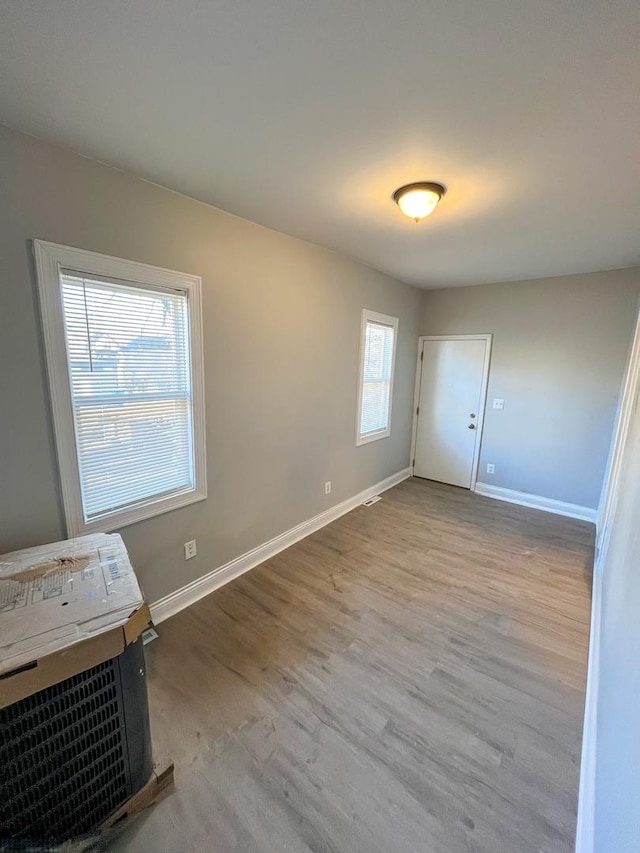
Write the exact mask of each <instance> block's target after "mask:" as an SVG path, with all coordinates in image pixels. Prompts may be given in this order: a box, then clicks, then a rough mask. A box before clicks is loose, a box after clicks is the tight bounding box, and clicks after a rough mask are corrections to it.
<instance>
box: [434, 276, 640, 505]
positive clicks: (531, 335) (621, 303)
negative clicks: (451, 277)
mask: <svg viewBox="0 0 640 853" xmlns="http://www.w3.org/2000/svg"><path fill="white" fill-rule="evenodd" d="M639 293H640V268H634V269H626V270H615V271H612V272H603V273H590V274H588V275H574V276H566V277H562V278H547V279H538V280H535V281H521V282H508V283H502V284H488V285H481V286H478V287H464V288H450V289H447V290H433V291H427V292H425V294H424V295H423V305H422V321H421V324H420V334H423V335H441V334H470V333H480V332H492V333H493V335H494V339H493V352H492V361H491V373H490V378H489V393H488V405H487V412H486V419H485V426H484V434H483V440H482V452H481V457H480V468H479V473H478V480H479V481H481V482H485V483H489V484H491V485H494V486H501V487H504V488H507V489H514V490H516V491H521V492H527V493H529V494H533V495H541V496H543V497H547V498H553V499H555V500H560V501H566V502H568V503H573V504H578V505H580V506H585V507H592V508H595V507H597V506H598V501H599V497H600V490H601V486H602V480H603V476H604V471H605V468H606V464H607V457H608V453H609V446H610V442H611V433H612V429H613V423H614V419H615V415H616V407H617V404H618V399H619V396H620V390H621V383H622V377H623V373H624V367H625V365H626V361H627V356H628V351H629V346H630V342H631V335H632V331H633V323H634V318H635V315H636V311H637V304H638V295H639ZM493 397H503V398H504V400H505V406H504V409H503V410H502V411H499V410H494V409H492V408H491V402H492V399H493ZM489 462H493V463H494V464H495V466H496V470H495V474H487V473H486V467H487V463H489Z"/></svg>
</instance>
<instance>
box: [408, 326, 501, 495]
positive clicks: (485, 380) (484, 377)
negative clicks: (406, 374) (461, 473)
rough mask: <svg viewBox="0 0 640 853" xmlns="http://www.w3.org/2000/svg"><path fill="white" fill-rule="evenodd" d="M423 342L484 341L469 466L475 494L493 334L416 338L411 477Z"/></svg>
mask: <svg viewBox="0 0 640 853" xmlns="http://www.w3.org/2000/svg"><path fill="white" fill-rule="evenodd" d="M425 341H485V349H484V364H483V366H482V385H481V388H480V403H479V404H478V421H477V426H476V429H477V432H478V435H477V438H476V446H475V449H474V451H473V462H472V464H471V485H470V487H469V490H470V491H472V492H475V490H476V482H477V480H478V465H479V464H480V448H481V445H482V432H483V429H484V412H485V408H486V404H487V389H488V387H489V367H490V365H491V348H492V346H493V334H492V333H484V334H477V335H420V337H419V338H418V359H417V364H416V385H415V390H414V393H413V427H412V430H411V457H410V467H411V476H413V471H414V468H415V464H416V441H417V437H418V404H419V401H420V385H421V384H422V364H423V353H424V342H425Z"/></svg>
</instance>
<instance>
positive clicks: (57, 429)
mask: <svg viewBox="0 0 640 853" xmlns="http://www.w3.org/2000/svg"><path fill="white" fill-rule="evenodd" d="M33 251H34V258H35V265H36V273H37V284H38V294H39V298H40V314H41V320H42V333H43V337H44V344H45V355H46V363H47V375H48V380H49V390H50V400H51V410H52V415H53V425H54V433H55V441H56V452H57V460H58V470H59V475H60V485H61V492H62V502H63V506H64V514H65V520H66V529H67V536H70V537H72V536H80V535H82V534H85V533H91V532H94V531H98V530H100V531H107V532H109V531H113V530H119V529H120V528H122V527H126V526H127V525H129V524H133V523H134V522H137V521H142V520H143V519H145V518H151V517H152V516H154V515H159V514H160V513H163V512H169V511H170V510H173V509H177V508H178V507H182V506H186V505H187V504H191V503H195V502H196V501H201V500H204V499H205V498H206V497H207V468H206V458H205V443H206V431H205V408H204V366H203V331H202V286H201V285H202V282H201V279H200V277H199V276H196V275H190V274H188V273H181V272H174V271H173V270H166V269H163V268H161V267H153V266H149V265H148V264H142V263H138V262H137V261H129V260H125V259H123V258H112V257H110V256H109V255H101V254H98V253H96V252H89V251H85V250H84V249H76V248H73V247H71V246H61V245H58V244H57V243H48V242H45V241H43V240H34V241H33ZM63 271H64V272H69V271H72V272H74V273H78V274H80V275H82V276H87V277H89V276H92V275H93V276H97V277H99V278H101V279H104V280H106V281H113V282H116V283H121V284H131V285H133V286H138V287H146V288H148V289H150V290H153V291H160V292H163V291H164V292H168V293H172V294H175V293H176V292H179V293H181V294H182V295H184V296H185V297H186V299H187V305H188V314H189V347H190V358H191V406H192V424H191V427H192V442H193V474H194V483H193V486H192V487H190V488H185V489H182V490H181V491H177V492H174V493H171V494H168V495H164V496H163V495H154V496H151V497H150V498H148V499H146V500H140V501H137V502H135V503H133V504H131V505H130V506H129V507H127V508H124V509H116V510H111V511H105V512H104V514H101V515H99V516H96V517H95V518H88V517H87V516H86V513H85V509H84V503H83V496H82V485H81V477H80V462H79V458H78V448H77V443H76V429H75V421H74V407H73V399H72V393H71V386H70V376H69V365H68V359H67V344H66V332H65V320H64V313H63V301H62V288H61V280H60V276H61V273H62V272H63Z"/></svg>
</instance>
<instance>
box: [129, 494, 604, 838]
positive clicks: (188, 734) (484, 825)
mask: <svg viewBox="0 0 640 853" xmlns="http://www.w3.org/2000/svg"><path fill="white" fill-rule="evenodd" d="M592 541H593V528H592V526H591V525H589V524H586V523H583V522H579V521H573V520H570V519H565V518H560V517H558V516H554V515H550V514H548V513H544V512H538V511H535V510H527V509H524V508H522V507H517V506H513V505H510V504H505V503H500V502H498V501H493V500H490V499H488V498H482V497H479V496H477V495H473V494H470V493H469V492H466V491H463V490H461V489H456V488H453V487H448V486H443V485H439V484H435V483H429V482H427V481H424V480H409V481H407V482H405V483H402V484H401V485H400V486H398V487H396V488H395V489H392V490H391V491H389V492H386V493H385V495H384V498H383V500H382V501H380V502H379V503H377V504H375V505H374V506H372V507H371V508H364V507H360V508H358V509H356V510H355V511H354V512H352V513H350V514H349V515H347V516H344V517H343V518H342V519H340V520H339V521H337V522H335V523H334V524H332V525H331V526H329V527H326V528H324V529H323V530H321V531H319V532H318V533H316V534H314V535H313V536H311V537H309V538H308V539H306V540H304V541H302V542H300V543H299V544H297V545H295V546H294V547H292V548H290V549H289V550H288V551H286V552H284V553H282V554H280V555H279V556H277V557H275V558H274V559H272V560H269V562H268V563H265V564H263V565H262V566H260V567H259V568H257V569H254V570H253V571H252V572H249V573H248V574H246V575H244V576H243V577H241V578H239V579H238V580H236V581H234V582H233V583H231V584H229V585H228V586H226V587H224V588H223V589H221V590H219V591H218V592H215V593H214V594H212V595H210V596H209V597H208V598H206V599H204V600H202V601H201V602H199V603H198V604H196V605H194V606H193V607H191V608H189V609H188V610H186V611H183V612H182V613H180V614H178V615H177V616H175V617H173V618H172V619H170V620H168V621H166V622H164V623H163V624H162V625H161V626H160V639H159V640H156V641H155V642H154V643H152V644H151V645H150V646H147V658H148V668H149V673H150V679H149V697H150V703H151V711H152V727H153V740H154V750H155V757H156V760H157V762H158V763H159V764H160V765H163V764H165V763H166V762H167V760H168V759H172V760H173V761H175V764H176V781H177V789H176V791H175V793H174V794H172V795H171V796H170V797H169V798H168V799H166V800H165V801H163V802H162V803H160V804H159V805H157V806H156V807H155V808H154V809H152V810H151V811H149V812H147V813H146V814H145V815H144V816H142V817H141V818H139V819H138V821H137V822H135V823H134V824H133V825H132V826H130V827H129V828H127V829H126V830H125V831H124V833H123V834H122V835H121V836H120V837H119V838H118V839H117V841H116V844H115V848H116V849H118V850H121V851H128V853H183V851H202V853H205V851H207V853H209V851H214V853H228V851H239V853H280V851H289V853H307V851H314V853H396V851H397V852H398V853H412V851H420V853H570V851H572V850H573V841H574V827H575V819H576V803H577V788H578V770H579V755H580V741H581V727H582V713H583V704H584V687H585V674H586V657H587V645H588V625H589V605H590V580H591V579H590V567H591V564H592V558H593V552H592Z"/></svg>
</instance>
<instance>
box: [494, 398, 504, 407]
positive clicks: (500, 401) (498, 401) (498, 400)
mask: <svg viewBox="0 0 640 853" xmlns="http://www.w3.org/2000/svg"><path fill="white" fill-rule="evenodd" d="M493 408H494V409H504V400H503V399H502V397H494V398H493Z"/></svg>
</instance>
